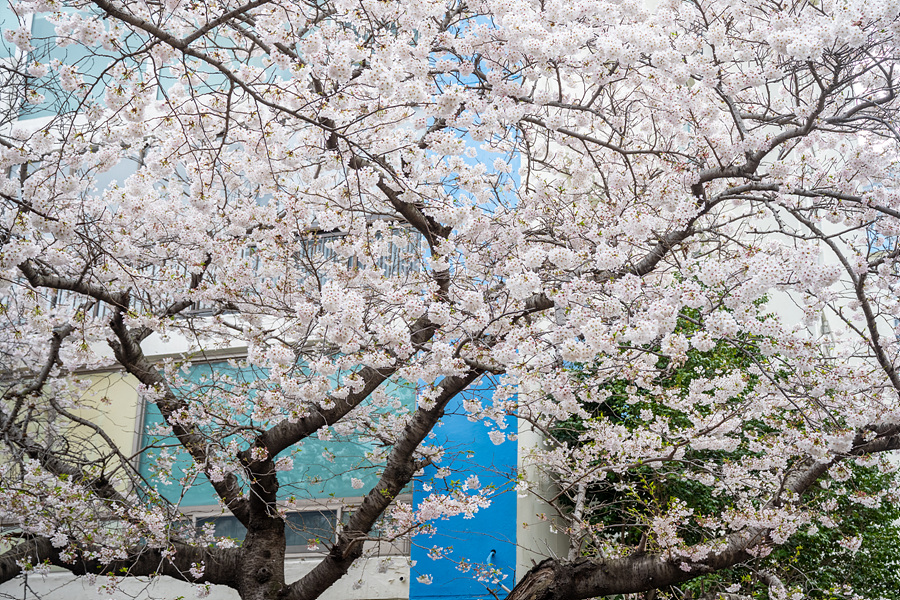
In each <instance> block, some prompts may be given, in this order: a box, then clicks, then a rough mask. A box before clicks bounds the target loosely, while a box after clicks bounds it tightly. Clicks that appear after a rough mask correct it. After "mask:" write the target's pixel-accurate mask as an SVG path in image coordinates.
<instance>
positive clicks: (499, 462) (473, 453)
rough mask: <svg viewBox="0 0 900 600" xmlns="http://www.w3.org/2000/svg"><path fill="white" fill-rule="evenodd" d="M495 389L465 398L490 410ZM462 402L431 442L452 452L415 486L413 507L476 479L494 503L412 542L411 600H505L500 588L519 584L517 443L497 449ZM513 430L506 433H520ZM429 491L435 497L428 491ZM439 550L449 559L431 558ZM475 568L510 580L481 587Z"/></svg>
mask: <svg viewBox="0 0 900 600" xmlns="http://www.w3.org/2000/svg"><path fill="white" fill-rule="evenodd" d="M493 388H494V386H493V384H492V383H491V382H490V380H488V379H482V380H481V381H480V382H479V384H478V386H477V389H474V390H471V391H467V392H466V393H470V394H476V395H477V396H479V399H480V400H481V402H482V404H484V405H486V406H487V405H489V404H490V403H491V402H492V400H491V395H492V393H493ZM462 401H463V399H462V398H457V399H455V404H453V405H451V406H450V407H448V410H447V415H446V416H445V417H444V418H443V419H442V421H441V425H440V426H439V427H438V428H436V429H435V433H436V437H435V438H434V439H430V440H428V442H427V443H430V444H441V445H444V446H445V447H446V448H447V450H448V452H447V456H446V457H445V458H444V459H443V460H442V461H441V463H440V464H439V465H438V466H437V467H434V466H432V467H429V468H428V469H427V470H426V473H425V476H424V477H422V478H421V479H420V480H418V481H417V482H416V487H415V490H414V492H413V503H414V504H416V505H418V503H419V502H421V501H422V499H423V498H426V497H427V496H428V495H429V494H430V493H431V492H432V491H446V490H447V489H448V488H450V489H452V488H453V487H454V486H457V487H458V486H460V485H464V484H465V481H466V479H467V478H468V477H469V476H471V475H475V476H477V477H478V479H479V481H480V483H481V485H482V486H493V488H494V495H493V499H492V502H491V505H490V507H488V508H486V509H481V510H479V511H478V512H477V513H475V515H474V516H473V517H472V518H469V519H467V518H465V517H464V516H462V515H460V516H456V517H451V518H449V519H446V520H440V521H437V522H436V523H434V524H435V526H436V527H437V533H435V534H434V535H430V536H429V535H417V536H415V537H413V540H412V543H413V545H412V552H411V554H412V556H411V558H412V560H413V561H414V566H413V568H412V577H411V581H410V588H409V597H410V600H425V599H430V598H433V599H435V600H456V599H459V600H463V599H466V600H470V599H480V598H485V599H489V598H490V599H493V598H495V596H494V595H493V594H491V593H490V591H488V590H489V589H490V590H494V592H495V593H496V594H497V596H499V597H500V598H503V597H505V596H506V592H505V591H504V590H503V588H502V587H501V584H502V585H505V586H506V587H507V588H512V587H513V584H514V582H515V570H516V544H515V541H516V492H515V490H514V489H513V488H512V483H511V482H513V481H515V472H516V453H517V444H518V442H516V441H510V440H507V441H505V442H503V443H502V444H499V445H495V444H494V443H493V442H492V441H491V440H490V438H489V437H488V431H490V429H489V428H488V427H487V426H485V424H483V423H481V422H478V423H473V422H471V421H469V419H468V418H467V414H466V411H465V410H464V409H463V407H462ZM513 422H514V420H513ZM512 427H513V426H510V427H509V428H507V430H506V432H507V433H515V430H514V429H512ZM438 467H446V468H449V469H450V470H451V474H450V475H449V476H448V477H446V478H438V477H436V476H435V475H436V473H437V468H438ZM427 485H430V486H431V488H432V489H431V491H426V489H424V488H425V486H427ZM434 546H438V547H441V548H444V549H445V551H446V552H445V555H446V558H438V559H434V558H431V557H430V556H429V550H431V549H432V548H433V547H434ZM462 561H465V563H467V564H469V565H471V568H470V569H469V570H468V571H463V570H461V569H460V568H459V567H458V565H459V563H460V562H462ZM488 563H491V564H490V565H488ZM476 566H481V567H484V566H488V567H489V568H494V569H498V570H499V572H500V577H499V578H498V579H502V575H506V577H505V579H502V580H501V581H498V582H496V583H495V582H493V581H491V580H488V581H485V582H482V581H478V572H477V570H476V568H475V567H476ZM424 575H430V576H431V578H432V582H431V583H430V584H426V583H423V582H421V581H419V579H418V578H419V576H424Z"/></svg>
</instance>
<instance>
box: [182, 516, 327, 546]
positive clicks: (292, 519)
mask: <svg viewBox="0 0 900 600" xmlns="http://www.w3.org/2000/svg"><path fill="white" fill-rule="evenodd" d="M207 523H212V524H213V527H214V529H213V531H214V533H215V535H216V537H227V538H231V539H233V540H236V541H243V540H244V537H245V536H246V535H247V530H246V529H245V528H244V526H243V525H241V523H240V521H238V520H237V518H235V517H233V516H231V515H223V516H217V517H198V518H197V527H198V528H199V527H203V526H204V525H206V524H207ZM337 523H338V511H337V510H329V509H322V510H310V511H303V512H291V513H288V514H287V518H286V523H285V538H286V543H287V551H288V552H289V553H292V552H324V551H327V549H328V545H330V544H332V543H334V542H335V540H336V537H337Z"/></svg>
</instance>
